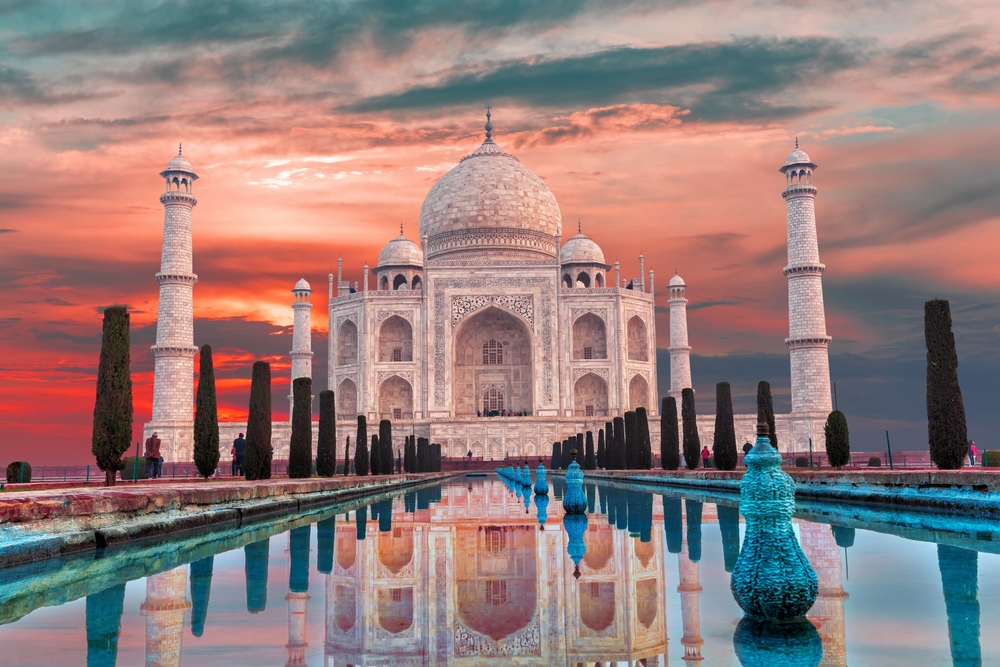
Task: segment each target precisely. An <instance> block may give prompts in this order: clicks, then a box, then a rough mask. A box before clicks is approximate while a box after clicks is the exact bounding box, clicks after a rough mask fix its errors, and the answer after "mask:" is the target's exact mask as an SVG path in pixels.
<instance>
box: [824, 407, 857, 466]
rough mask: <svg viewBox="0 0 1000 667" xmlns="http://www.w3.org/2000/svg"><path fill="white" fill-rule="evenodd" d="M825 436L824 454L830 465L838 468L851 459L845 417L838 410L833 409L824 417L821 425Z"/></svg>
mask: <svg viewBox="0 0 1000 667" xmlns="http://www.w3.org/2000/svg"><path fill="white" fill-rule="evenodd" d="M823 435H824V436H826V456H827V458H828V459H830V465H832V466H833V467H834V468H837V469H839V468H840V466H842V465H846V464H847V463H849V462H850V461H851V442H850V439H849V438H848V434H847V417H846V416H844V413H843V412H841V411H840V410H834V411H833V412H831V413H830V416H829V417H827V418H826V426H824V427H823Z"/></svg>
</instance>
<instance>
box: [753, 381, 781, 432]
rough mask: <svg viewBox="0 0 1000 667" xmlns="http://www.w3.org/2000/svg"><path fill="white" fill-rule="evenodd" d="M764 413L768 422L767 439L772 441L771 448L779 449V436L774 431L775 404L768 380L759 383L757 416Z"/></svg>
mask: <svg viewBox="0 0 1000 667" xmlns="http://www.w3.org/2000/svg"><path fill="white" fill-rule="evenodd" d="M761 410H763V411H764V419H766V420H767V437H768V438H770V439H771V446H772V447H774V448H775V449H777V448H778V434H777V432H776V431H775V430H774V402H773V401H772V400H771V384H770V383H769V382H767V381H766V380H761V381H760V382H758V383H757V414H758V415H759V414H760V412H761Z"/></svg>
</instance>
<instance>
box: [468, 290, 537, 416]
mask: <svg viewBox="0 0 1000 667" xmlns="http://www.w3.org/2000/svg"><path fill="white" fill-rule="evenodd" d="M531 343H532V338H531V332H530V331H529V329H528V327H527V325H526V324H525V323H524V322H523V321H522V320H521V319H520V318H518V317H517V316H515V315H513V314H511V313H509V312H507V311H505V310H501V309H499V308H495V307H490V308H486V309H484V310H482V311H480V312H478V313H475V314H474V315H470V316H469V317H468V318H467V319H466V321H465V322H463V323H462V324H461V326H460V327H459V329H458V332H457V333H456V335H455V372H454V374H453V377H454V384H453V391H452V393H453V396H454V401H455V414H456V415H475V414H477V413H478V414H480V415H489V414H497V415H499V414H507V413H513V414H531V410H532V405H533V400H532V390H533V384H532V368H531Z"/></svg>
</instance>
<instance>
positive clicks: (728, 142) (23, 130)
mask: <svg viewBox="0 0 1000 667" xmlns="http://www.w3.org/2000/svg"><path fill="white" fill-rule="evenodd" d="M165 7H169V8H170V11H163V10H164V8H165ZM998 24H1000V10H998V9H997V7H996V5H995V3H991V2H947V3H930V2H917V3H905V4H903V3H868V2H841V3H836V2H835V3H796V4H785V3H781V2H762V3H755V4H753V5H745V4H742V3H727V2H711V3H685V2H678V3H647V2H625V1H623V2H618V3H613V4H603V3H577V2H573V3H570V2H551V3H544V4H536V3H532V2H523V3H518V2H510V3H502V4H494V3H491V2H472V3H457V2H452V3H449V2H441V3H435V4H433V5H431V4H427V5H423V4H422V5H418V6H414V7H409V6H408V7H406V8H401V9H394V8H392V7H389V6H387V5H386V4H384V3H378V2H355V3H338V4H337V5H336V6H316V7H310V8H301V7H296V8H293V7H277V8H275V7H270V6H267V5H264V4H256V3H230V2H217V3H211V4H210V5H206V4H205V3H186V2H180V3H176V2H175V3H169V4H168V5H163V6H159V4H158V3H148V2H142V3H129V5H128V6H126V7H124V8H122V7H115V6H111V5H104V4H86V3H85V4H82V5H77V4H73V5H68V4H65V5H64V4H60V3H31V2H23V3H20V2H13V3H11V2H7V3H3V2H0V26H3V27H0V173H2V174H3V177H2V178H0V342H2V343H0V350H2V351H3V354H2V360H0V463H4V464H5V463H6V462H7V461H9V460H15V459H19V458H27V459H28V460H29V461H32V462H39V463H50V464H55V463H63V462H66V463H87V462H90V460H91V459H90V455H89V450H90V444H89V441H90V419H91V412H92V410H93V398H94V375H95V370H96V366H97V358H98V350H99V340H100V322H101V311H102V309H103V308H104V307H106V306H108V305H111V304H127V305H128V306H129V308H130V310H131V313H132V326H133V342H134V346H133V350H132V352H133V357H132V362H133V369H134V375H133V380H134V392H135V394H134V402H135V417H136V418H135V432H136V434H137V435H138V433H139V431H140V430H141V423H142V422H143V421H146V420H148V419H149V415H150V403H151V397H152V374H151V368H152V365H151V364H152V357H151V354H150V352H149V345H150V344H152V341H153V331H154V329H153V326H154V324H155V317H156V298H157V284H156V281H155V280H154V278H153V275H154V274H155V273H156V271H157V270H158V265H159V253H160V241H161V236H162V209H161V206H160V204H159V202H158V196H159V194H160V190H161V188H162V185H161V182H160V178H159V177H158V175H157V174H158V172H159V171H161V170H162V169H163V168H164V167H165V165H166V162H167V161H168V160H169V159H170V157H172V156H173V155H174V154H175V153H176V146H177V143H178V142H183V144H184V155H185V156H186V157H187V158H188V159H189V160H190V161H191V163H192V165H193V166H194V168H195V170H196V171H197V172H198V174H199V175H200V176H201V178H200V180H199V181H198V183H197V185H196V195H197V197H198V200H199V203H198V206H197V208H196V209H195V211H194V219H195V232H194V245H195V272H196V273H198V275H199V277H200V281H199V283H198V285H197V286H196V288H195V314H196V318H197V321H196V341H195V342H196V343H197V344H203V343H210V344H212V346H213V348H214V350H215V355H216V356H215V359H216V369H217V373H218V376H219V391H220V406H221V409H220V412H221V414H220V416H221V417H223V418H226V417H240V416H242V415H245V412H246V402H247V401H246V397H247V390H248V386H249V372H250V365H251V363H252V361H253V360H255V359H265V360H269V361H271V362H272V363H273V364H274V368H273V372H274V375H275V377H276V378H281V382H284V379H283V378H284V374H285V373H286V372H287V364H288V362H287V358H286V357H285V356H283V355H285V354H286V353H287V351H288V349H289V347H290V336H289V335H288V333H289V332H288V331H287V327H288V326H289V325H290V324H291V309H290V307H289V306H290V293H289V290H290V288H291V286H292V285H293V284H294V283H295V281H296V280H298V278H300V277H303V276H304V277H305V278H307V279H308V280H309V281H310V282H312V283H313V286H314V287H316V288H317V293H316V294H314V302H315V303H316V305H317V307H316V308H315V309H314V311H313V316H314V317H313V326H314V330H315V331H314V350H315V351H316V352H317V357H316V366H315V369H314V376H315V377H317V378H321V377H323V376H325V353H324V349H325V348H324V347H323V341H324V340H325V335H326V322H325V320H324V317H323V315H322V314H323V312H324V309H325V305H326V303H325V284H326V274H327V273H328V272H329V271H330V270H331V269H332V268H333V269H335V267H336V259H337V257H340V256H342V257H343V258H344V266H345V272H346V274H347V277H349V278H350V279H351V280H360V279H361V265H362V263H363V262H364V261H365V260H366V259H367V260H368V261H369V262H371V263H374V261H375V258H376V257H377V254H378V251H379V249H380V248H381V246H382V245H383V244H384V243H385V242H386V241H388V240H389V239H390V238H392V237H393V236H395V234H396V230H397V229H398V226H399V224H400V222H402V223H403V225H404V229H405V230H406V232H407V234H408V235H409V236H410V237H411V238H415V237H416V229H417V217H418V212H419V209H420V204H421V202H422V200H423V197H424V195H425V194H426V192H427V191H428V190H429V188H430V186H431V185H432V184H433V183H434V181H435V180H436V179H437V178H439V177H440V176H441V175H442V174H443V173H445V171H447V170H448V169H449V168H450V167H451V166H453V165H454V164H455V163H456V162H457V161H458V160H459V158H460V157H461V156H463V155H465V154H467V153H469V152H471V151H472V150H474V149H475V147H476V146H477V145H478V144H479V142H480V141H481V140H482V124H483V121H484V118H483V111H482V106H483V104H484V103H486V102H492V103H493V105H494V114H493V124H494V127H495V131H494V137H495V139H496V140H497V142H498V143H499V144H500V145H501V147H503V148H504V149H505V150H508V151H510V152H513V153H514V154H516V155H517V156H518V157H519V158H520V160H521V161H522V162H523V163H524V164H525V165H526V166H528V167H529V168H530V169H532V170H533V171H535V172H536V173H537V174H539V175H540V176H541V177H542V178H544V179H545V181H546V182H547V183H548V185H549V187H550V188H551V189H552V191H553V192H554V194H555V196H556V197H557V199H558V201H559V203H560V206H561V208H562V214H563V219H564V228H565V229H566V230H571V229H572V227H574V226H575V224H576V221H577V220H578V219H579V220H581V221H582V226H583V230H584V232H585V233H587V234H588V235H590V236H591V237H592V238H594V239H595V240H596V241H597V242H598V243H600V244H601V245H602V247H603V249H604V252H605V256H606V257H607V258H608V261H609V262H611V261H614V259H615V258H618V259H619V260H620V261H621V262H622V265H623V272H624V276H627V277H631V276H633V275H635V273H636V272H637V270H638V262H637V259H636V257H637V255H638V254H639V253H640V252H642V253H643V254H644V255H645V257H646V266H647V268H650V267H651V268H653V269H654V270H655V271H656V274H657V284H658V285H660V286H661V287H662V286H664V285H665V284H666V281H667V280H668V279H669V277H670V276H671V275H672V273H673V271H674V269H677V270H678V271H680V273H681V274H682V275H683V276H684V278H685V280H686V281H687V283H688V285H689V290H688V297H689V299H691V302H692V308H691V312H690V316H689V324H690V328H691V343H692V345H693V347H694V354H695V355H696V356H695V358H694V361H693V371H694V375H695V384H696V389H698V390H699V396H700V397H703V398H700V403H699V410H700V411H702V412H708V411H711V410H712V409H713V407H714V406H713V405H711V400H710V399H711V396H713V395H714V391H713V389H714V388H713V386H712V385H713V384H714V383H715V382H718V381H722V380H727V381H731V382H733V384H734V390H735V393H736V397H737V409H740V406H741V401H742V402H744V403H747V405H749V403H748V401H749V397H750V395H751V393H752V390H753V387H754V386H755V385H756V381H757V380H759V379H768V380H770V381H771V382H772V384H773V385H774V386H775V392H776V400H777V402H778V407H779V409H780V408H781V407H782V402H783V401H784V405H785V407H786V409H787V386H788V378H787V353H786V350H785V347H784V344H783V339H784V337H785V336H786V335H787V314H786V283H785V279H784V278H783V276H782V274H781V268H782V267H783V266H784V263H785V257H784V243H785V223H784V204H783V201H782V199H781V197H780V191H781V188H782V187H783V183H784V181H783V177H782V176H781V175H780V174H779V173H778V172H777V168H778V167H779V166H780V165H781V164H782V163H783V161H784V158H785V156H786V155H787V154H788V153H789V152H790V151H791V149H792V147H793V143H794V139H795V137H798V138H799V140H800V142H801V144H802V146H803V148H804V149H805V150H806V151H807V152H808V153H809V155H810V156H811V157H812V159H813V160H814V161H815V162H817V163H818V164H819V165H820V168H819V170H818V172H817V174H816V177H815V183H816V185H817V186H818V187H819V190H820V194H819V197H818V200H817V215H818V223H819V235H820V244H821V247H820V252H821V257H822V259H823V261H824V263H825V264H826V265H827V273H826V275H825V278H824V280H825V283H824V284H825V289H826V299H827V314H828V328H829V331H830V333H831V335H832V336H833V337H834V343H833V345H832V347H831V368H832V372H833V375H834V380H836V381H837V382H838V396H839V400H840V406H839V407H841V409H843V410H845V412H847V414H848V419H849V420H851V425H852V436H853V439H852V444H853V446H854V447H855V449H858V450H865V449H876V448H879V447H881V442H882V439H883V431H884V430H886V429H888V430H890V431H892V432H893V433H896V434H899V436H900V437H901V439H902V440H903V442H902V443H901V444H900V446H909V447H917V448H919V447H924V446H926V439H925V436H924V433H925V430H923V429H924V428H925V427H924V426H923V417H924V415H923V410H924V405H923V388H922V382H923V363H924V361H923V347H922V346H923V339H922V326H921V325H922V303H923V301H924V300H926V299H927V298H932V297H935V296H936V297H941V298H947V299H950V300H951V301H952V305H953V315H954V318H955V329H956V336H957V340H958V345H959V358H960V361H961V362H962V364H963V365H962V367H961V368H960V373H961V379H962V382H963V388H964V389H965V394H966V403H967V409H968V411H969V422H970V429H971V433H972V434H973V437H974V438H978V439H979V440H980V444H981V445H983V444H985V445H986V446H987V447H989V448H1000V442H997V443H992V442H990V440H991V439H993V440H996V436H995V435H993V434H995V433H997V432H1000V418H997V417H996V416H994V412H996V411H995V409H994V408H993V403H995V400H994V399H995V397H996V394H997V392H996V389H997V386H996V381H995V379H994V378H995V377H996V373H995V372H994V371H995V370H1000V355H998V353H997V331H998V330H1000V305H998V304H1000V294H998V290H997V287H996V285H997V283H998V278H1000V272H998V269H997V268H996V260H995V257H996V256H997V254H998V251H1000V176H998V174H1000V168H998V167H1000V160H998V158H997V152H998V151H997V147H998V146H1000V130H998V129H997V128H998V127H1000V124H998V122H997V121H998V119H1000V118H998V117H1000V114H998V106H1000V94H998V86H1000V49H998V48H997V43H998V42H997V38H998V36H1000V35H998V32H1000V30H998ZM564 236H565V234H564ZM661 299H663V295H662V294H661ZM660 305H665V301H661V302H660ZM667 330H668V329H667V321H666V318H665V316H661V319H660V321H659V323H658V331H659V337H660V339H659V343H660V346H661V347H665V346H666V344H667V340H666V337H665V336H666V333H667ZM662 365H663V368H661V375H663V374H664V373H665V372H666V370H667V369H666V364H662ZM274 393H275V395H276V396H281V397H282V398H281V400H276V401H275V408H276V410H278V411H280V410H283V409H286V407H285V406H287V403H286V402H285V400H284V398H283V396H284V395H285V393H287V392H286V391H285V389H284V388H283V387H282V386H281V385H280V384H278V382H277V381H276V386H275V392H274ZM921 438H924V439H923V440H921ZM25 452H26V453H27V454H25Z"/></svg>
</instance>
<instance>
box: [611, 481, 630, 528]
mask: <svg viewBox="0 0 1000 667" xmlns="http://www.w3.org/2000/svg"><path fill="white" fill-rule="evenodd" d="M614 499H615V505H616V507H615V527H616V528H618V530H628V497H627V496H626V495H625V493H624V492H622V491H621V490H618V489H616V490H615V495H614Z"/></svg>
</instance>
